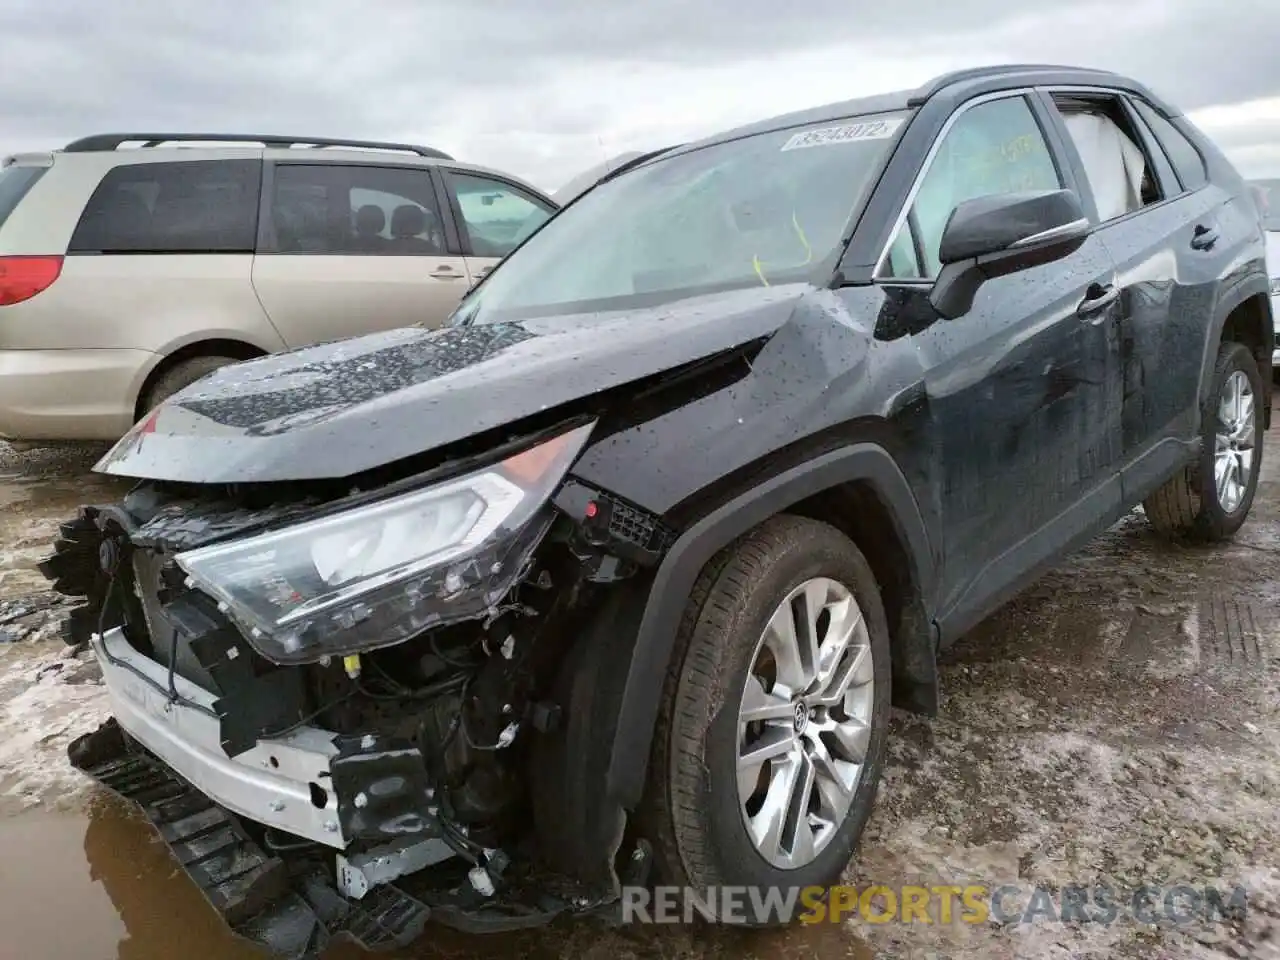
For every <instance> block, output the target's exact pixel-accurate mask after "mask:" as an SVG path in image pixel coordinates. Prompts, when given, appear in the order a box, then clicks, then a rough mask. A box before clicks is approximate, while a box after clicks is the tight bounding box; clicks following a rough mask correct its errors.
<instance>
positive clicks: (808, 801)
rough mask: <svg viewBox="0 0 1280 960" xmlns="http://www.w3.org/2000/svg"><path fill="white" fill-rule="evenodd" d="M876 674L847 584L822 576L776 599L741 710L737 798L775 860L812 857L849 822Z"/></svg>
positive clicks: (759, 843) (785, 865)
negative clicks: (777, 602)
mask: <svg viewBox="0 0 1280 960" xmlns="http://www.w3.org/2000/svg"><path fill="white" fill-rule="evenodd" d="M874 676H875V674H874V670H873V664H872V653H871V637H870V634H869V633H868V632H867V624H866V621H865V619H864V617H863V615H862V610H861V608H860V607H859V606H858V602H857V600H856V599H855V598H854V596H853V593H852V592H851V591H850V590H849V588H848V587H846V586H845V585H844V584H842V583H839V582H837V581H835V580H831V579H828V578H826V577H818V578H814V579H811V580H807V581H805V582H804V583H802V584H800V586H798V587H796V588H795V589H794V590H792V591H791V593H790V594H788V595H787V597H786V598H785V599H784V600H783V601H782V602H781V603H780V604H778V606H777V608H776V609H775V611H774V613H773V615H772V616H771V617H770V619H769V623H768V625H767V626H766V627H765V630H764V632H763V634H762V635H761V637H760V640H759V642H758V643H757V644H756V650H755V653H754V655H753V657H752V663H751V669H750V672H749V673H748V676H747V681H746V685H745V689H744V690H743V694H742V701H741V704H740V706H739V708H738V798H739V802H740V804H741V807H742V816H743V819H744V821H745V823H746V826H747V832H748V833H749V834H750V836H751V839H752V842H753V843H754V844H755V847H756V850H757V851H758V852H759V853H760V855H761V856H762V857H763V858H764V859H765V860H766V861H768V862H769V863H770V864H771V865H773V866H775V867H779V868H782V869H787V870H794V869H798V868H800V867H803V866H805V865H807V864H809V863H811V862H813V860H814V859H815V858H816V857H817V856H818V855H819V854H820V853H821V852H822V850H823V849H824V848H825V847H826V846H827V844H829V843H830V842H831V840H832V838H834V836H835V835H836V833H837V832H838V831H839V829H840V826H841V824H843V823H844V820H845V817H846V816H847V815H848V812H849V807H850V805H851V804H852V802H853V796H854V792H855V790H856V789H857V786H858V782H859V780H860V778H861V776H862V769H863V765H864V762H865V760H866V755H867V749H868V746H869V743H870V739H871V718H872V709H873V706H874V702H875V697H874V693H875V683H874Z"/></svg>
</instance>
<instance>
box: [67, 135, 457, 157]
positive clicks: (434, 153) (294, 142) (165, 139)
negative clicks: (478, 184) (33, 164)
mask: <svg viewBox="0 0 1280 960" xmlns="http://www.w3.org/2000/svg"><path fill="white" fill-rule="evenodd" d="M191 142H202V143H205V142H207V143H260V144H262V145H263V146H264V147H299V146H303V147H356V148H358V149H361V150H390V151H395V152H397V153H416V154H417V155H418V156H420V157H429V158H431V159H433V160H452V159H453V157H451V156H449V154H447V153H445V152H444V151H442V150H437V149H435V148H434V147H422V146H418V145H416V144H412V143H384V142H382V141H379V140H337V139H333V138H332V137H278V136H268V135H264V134H256V133H253V134H249V133H99V134H95V135H93V136H91V137H81V138H80V139H79V140H73V141H72V142H71V143H69V144H67V145H66V146H65V147H63V148H62V149H63V151H64V152H66V153H89V152H92V151H101V150H118V149H119V148H120V145H121V144H125V143H141V144H142V145H143V146H144V147H158V146H161V145H162V144H166V143H191Z"/></svg>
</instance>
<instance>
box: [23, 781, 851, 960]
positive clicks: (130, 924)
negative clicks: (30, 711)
mask: <svg viewBox="0 0 1280 960" xmlns="http://www.w3.org/2000/svg"><path fill="white" fill-rule="evenodd" d="M0 850H3V851H4V853H5V856H4V857H3V858H2V859H0V890H3V891H4V896H3V897H0V930H3V931H4V933H5V940H6V947H5V955H6V956H11V957H21V958H23V960H173V958H175V957H177V956H182V955H186V956H192V957H199V958H200V960H255V958H261V957H262V954H261V953H260V952H258V951H257V950H256V949H254V948H252V947H250V946H248V945H246V944H245V943H244V942H243V941H240V940H238V939H237V938H236V937H234V936H233V935H232V934H231V933H230V932H229V931H228V930H226V929H225V928H224V927H223V925H222V923H221V921H220V920H219V919H218V917H217V915H216V914H215V913H214V912H213V910H212V909H210V907H209V906H208V904H206V903H205V901H204V898H203V897H202V895H201V894H200V892H199V891H198V890H197V889H196V887H195V886H194V885H193V884H191V883H189V882H188V881H187V880H186V878H185V877H184V876H183V875H182V874H181V872H180V871H179V870H178V869H177V868H176V866H175V865H174V863H173V861H172V860H171V859H170V858H169V855H168V853H167V851H166V850H165V848H164V845H163V844H162V843H161V842H160V841H159V840H158V839H155V838H154V834H153V832H152V830H151V828H150V827H149V826H148V825H147V824H146V823H145V822H144V821H142V820H140V819H138V818H135V817H134V816H133V815H132V813H131V812H130V811H129V809H128V808H127V807H126V806H125V805H124V804H122V803H119V802H117V801H115V800H113V799H106V798H101V797H99V798H97V799H95V800H94V801H93V802H92V803H90V804H89V805H88V806H87V809H86V810H85V811H84V812H81V813H74V814H73V813H61V814H59V813H47V812H32V813H27V814H23V815H21V816H18V817H10V818H7V819H0ZM371 956H374V955H371V954H368V953H364V952H363V951H361V950H359V949H356V948H355V947H352V946H350V945H348V944H338V945H335V946H334V947H333V948H331V949H330V950H329V951H328V952H327V953H326V954H325V956H324V960H369V958H370V957H371ZM376 956H381V957H387V958H389V960H409V958H415V960H416V958H423V960H430V958H448V960H502V958H512V960H560V958H564V957H573V958H579V957H581V958H590V960H606V958H608V960H632V958H636V960H639V958H644V960H649V958H653V960H668V958H675V957H695V956H696V957H704V958H725V960H728V958H735V960H738V958H751V960H802V958H803V960H807V958H809V957H815V956H820V957H823V958H824V960H826V958H830V960H845V958H849V960H869V958H870V957H871V956H872V954H871V952H870V951H869V950H868V949H867V948H865V947H863V946H861V945H860V944H859V943H858V941H857V940H855V939H854V938H853V937H852V936H850V935H849V934H848V933H847V932H846V931H844V930H842V929H840V928H833V927H823V928H813V929H807V930H787V931H778V932H768V933H761V934H743V935H735V934H732V933H724V932H722V931H714V930H707V931H703V932H701V933H698V934H691V933H690V932H688V931H685V930H670V931H666V930H664V931H661V932H658V933H654V932H653V931H652V930H647V931H642V930H626V931H621V932H620V931H615V930H607V929H606V930H602V929H601V928H600V927H599V926H597V925H593V924H592V925H589V924H586V923H577V924H569V923H567V924H564V925H557V926H555V927H552V928H549V929H546V930H538V931H532V932H527V933H521V934H518V935H508V934H496V935H490V936H485V937H468V936H464V935H462V934H458V933H454V932H452V931H449V930H447V929H443V928H438V927H429V928H428V931H427V933H426V935H424V937H423V938H422V939H421V940H420V941H419V942H418V943H416V944H414V945H413V946H412V947H411V948H409V949H407V950H403V951H397V952H394V953H380V954H376Z"/></svg>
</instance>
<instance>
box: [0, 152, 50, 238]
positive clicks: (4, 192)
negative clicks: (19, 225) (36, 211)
mask: <svg viewBox="0 0 1280 960" xmlns="http://www.w3.org/2000/svg"><path fill="white" fill-rule="evenodd" d="M45 170H46V168H45V167H16V166H11V167H4V168H3V169H0V227H2V226H4V222H5V220H7V219H8V218H9V214H11V213H13V211H14V210H16V209H17V207H18V204H19V203H21V202H22V198H23V197H25V196H26V195H27V191H28V190H30V189H31V188H32V187H33V186H34V185H35V182H36V181H37V180H39V179H40V178H41V177H42V176H44V172H45Z"/></svg>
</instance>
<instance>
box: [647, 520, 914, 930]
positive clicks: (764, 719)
mask: <svg viewBox="0 0 1280 960" xmlns="http://www.w3.org/2000/svg"><path fill="white" fill-rule="evenodd" d="M677 650H678V653H679V655H680V657H681V659H680V668H679V670H678V671H673V673H672V675H671V676H670V677H669V679H668V682H667V685H666V689H665V691H664V695H663V702H662V706H661V712H660V721H659V725H658V730H657V733H656V735H655V738H654V747H653V756H652V758H651V762H650V784H649V791H648V797H647V801H648V804H647V806H648V809H647V810H646V818H647V821H648V827H649V830H648V833H649V834H650V836H651V837H652V838H653V841H654V851H655V855H656V861H657V866H658V869H659V872H660V873H661V874H662V882H665V883H672V884H677V885H681V886H690V887H694V888H696V889H699V890H705V889H706V888H708V887H710V886H746V887H755V888H761V893H762V894H763V892H764V888H769V887H776V886H786V887H792V886H801V887H803V886H811V885H817V886H827V885H830V884H832V883H834V882H836V881H837V880H838V878H839V876H840V874H841V871H842V870H843V869H844V867H845V865H846V864H847V863H848V861H849V858H850V856H851V855H852V852H853V848H854V845H855V843H856V842H857V839H858V836H859V834H860V833H861V832H862V828H863V826H864V824H865V823H866V820H867V817H868V815H869V814H870V812H871V807H872V803H873V801H874V796H875V790H876V786H877V783H878V781H879V778H880V771H881V766H882V764H883V759H884V747H885V736H886V728H887V724H888V712H889V699H890V661H889V634H888V627H887V624H886V621H885V615H884V609H883V606H882V604H881V600H880V595H879V590H878V588H877V584H876V581H875V577H874V575H873V574H872V572H871V568H870V566H869V565H868V564H867V561H866V559H865V558H864V557H863V555H862V553H861V552H860V551H859V550H858V548H857V547H856V546H855V545H854V544H853V543H852V542H851V541H850V540H849V539H848V538H847V537H845V536H844V535H843V534H841V533H840V532H839V531H838V530H836V529H834V528H833V527H831V526H828V525H827V524H824V523H820V522H818V521H814V520H809V519H804V518H800V517H789V516H780V517H775V518H773V519H772V520H770V521H768V522H766V523H765V524H763V525H762V526H761V527H759V528H758V529H757V530H755V531H754V532H752V533H750V534H748V535H747V536H746V537H744V538H743V539H742V540H740V541H739V542H738V543H736V544H735V545H733V546H732V547H729V548H727V549H726V551H724V552H723V553H722V554H721V555H720V556H718V557H717V558H716V559H715V560H713V561H712V563H711V564H709V565H708V568H707V569H706V570H704V571H703V574H702V576H701V577H700V578H699V581H698V584H697V586H696V587H695V590H694V593H693V595H692V597H691V598H690V601H689V605H688V607H687V609H686V612H685V616H684V620H683V622H682V625H681V629H680V635H679V640H678V645H677ZM752 919H755V918H752ZM761 919H763V918H761ZM770 919H771V920H776V919H778V918H776V917H774V918H770Z"/></svg>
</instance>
